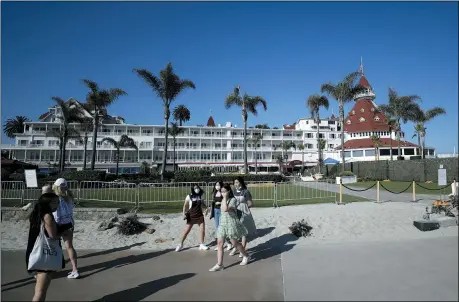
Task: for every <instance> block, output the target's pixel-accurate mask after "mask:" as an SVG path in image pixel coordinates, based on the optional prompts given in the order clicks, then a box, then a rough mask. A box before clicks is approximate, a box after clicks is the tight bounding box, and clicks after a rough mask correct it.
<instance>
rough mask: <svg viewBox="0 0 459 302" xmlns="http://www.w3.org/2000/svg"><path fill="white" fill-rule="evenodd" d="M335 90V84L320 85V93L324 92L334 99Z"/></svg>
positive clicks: (336, 97) (335, 97)
mask: <svg viewBox="0 0 459 302" xmlns="http://www.w3.org/2000/svg"><path fill="white" fill-rule="evenodd" d="M337 90H338V89H337V86H336V85H333V84H332V83H327V84H322V86H320V92H321V93H326V94H328V95H329V96H331V97H332V98H334V99H338V94H337Z"/></svg>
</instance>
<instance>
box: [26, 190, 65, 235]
mask: <svg viewBox="0 0 459 302" xmlns="http://www.w3.org/2000/svg"><path fill="white" fill-rule="evenodd" d="M56 199H59V197H58V196H57V195H56V194H54V193H45V194H42V195H41V196H40V197H39V198H38V200H37V201H35V202H34V204H33V210H32V212H31V213H30V215H29V222H30V226H31V227H40V225H41V222H42V221H43V217H44V216H45V215H46V214H50V215H52V213H53V210H52V209H51V205H50V203H51V202H52V201H56Z"/></svg>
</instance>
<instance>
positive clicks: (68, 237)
mask: <svg viewBox="0 0 459 302" xmlns="http://www.w3.org/2000/svg"><path fill="white" fill-rule="evenodd" d="M53 191H54V193H55V194H56V195H57V196H59V206H58V208H57V210H56V211H54V212H53V215H54V219H55V220H56V223H57V233H58V234H59V236H62V239H63V240H64V245H65V249H66V250H67V253H68V254H69V258H70V263H72V271H71V272H69V274H68V275H67V278H69V279H77V278H78V277H80V274H79V273H78V267H77V253H76V251H75V249H74V247H73V228H74V224H75V222H74V220H73V207H74V199H73V194H72V192H71V191H70V190H69V188H68V185H67V181H66V180H65V179H64V178H58V179H57V180H56V181H55V182H54V185H53Z"/></svg>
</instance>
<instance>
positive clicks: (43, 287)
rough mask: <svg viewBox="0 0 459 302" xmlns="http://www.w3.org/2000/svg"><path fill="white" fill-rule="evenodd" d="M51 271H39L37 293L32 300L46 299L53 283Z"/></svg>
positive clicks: (33, 301) (36, 285)
mask: <svg viewBox="0 0 459 302" xmlns="http://www.w3.org/2000/svg"><path fill="white" fill-rule="evenodd" d="M51 279H52V276H51V273H37V281H36V283H35V293H34V295H33V299H32V302H37V301H45V300H46V292H47V291H48V287H49V284H50V283H51Z"/></svg>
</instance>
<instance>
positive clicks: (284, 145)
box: [280, 141, 296, 159]
mask: <svg viewBox="0 0 459 302" xmlns="http://www.w3.org/2000/svg"><path fill="white" fill-rule="evenodd" d="M280 146H281V148H282V155H283V156H284V158H285V159H288V150H290V149H291V148H296V145H295V143H294V142H288V141H283V142H282V143H281V145H280ZM284 151H285V155H284Z"/></svg>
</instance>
